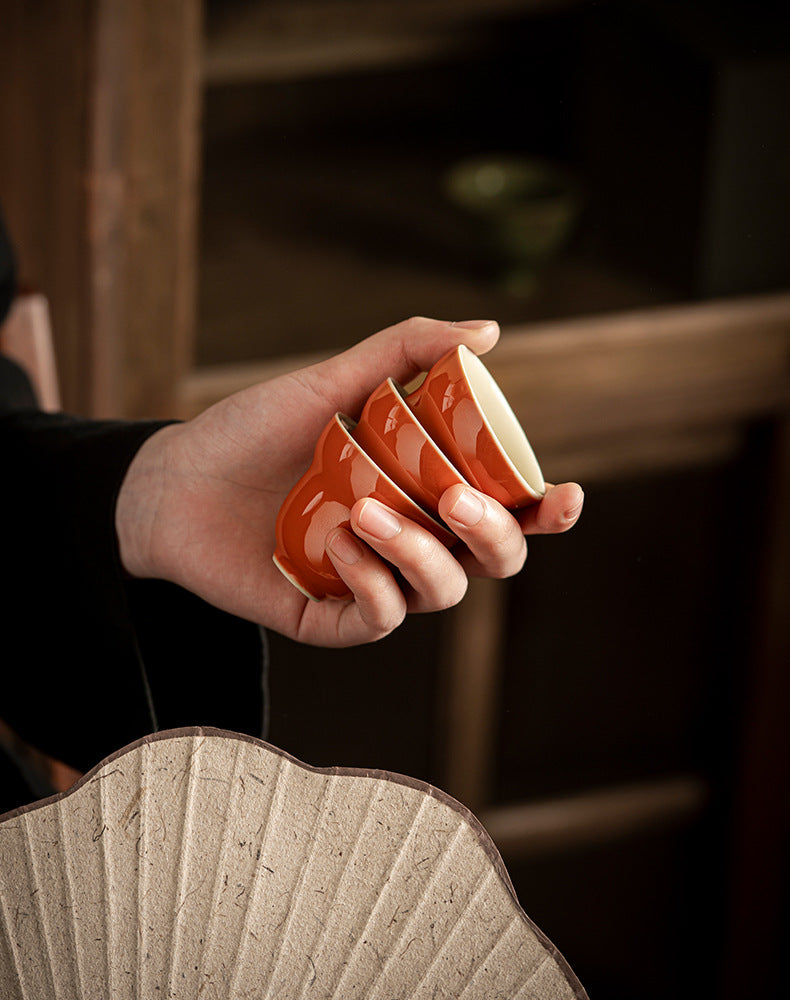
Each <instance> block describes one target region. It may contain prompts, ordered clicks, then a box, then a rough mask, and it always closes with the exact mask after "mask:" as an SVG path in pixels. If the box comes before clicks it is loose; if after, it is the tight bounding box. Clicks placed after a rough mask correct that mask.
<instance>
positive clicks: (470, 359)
mask: <svg viewBox="0 0 790 1000" xmlns="http://www.w3.org/2000/svg"><path fill="white" fill-rule="evenodd" d="M450 353H451V354H453V353H455V354H456V355H457V357H458V362H459V364H460V365H461V369H462V371H463V373H464V381H465V383H466V385H467V387H468V389H469V392H470V393H471V396H472V399H473V400H474V403H475V406H476V407H477V410H478V412H479V414H480V416H481V418H482V420H483V423H484V425H485V428H486V430H487V431H488V433H489V435H490V436H491V439H492V440H493V441H495V442H496V445H497V448H498V450H499V453H500V455H501V456H502V458H503V459H504V460H505V463H506V464H507V466H508V468H509V470H510V471H511V472H512V473H513V475H514V476H515V477H516V479H517V480H518V481H519V483H520V484H522V485H523V486H524V487H525V488H526V489H527V490H528V491H529V492H530V493H531V494H532V495H534V496H535V497H536V499H542V498H543V497H544V496H545V495H546V480H545V477H544V475H543V471H542V469H541V467H540V463H539V462H538V459H537V456H536V455H535V451H534V449H533V447H532V445H531V444H530V442H529V439H528V438H527V435H526V433H525V431H524V428H523V427H522V426H521V422H520V421H519V419H518V417H517V416H516V414H515V413H514V412H513V407H512V406H511V405H510V403H509V401H508V398H507V396H506V395H505V394H504V392H503V391H502V389H501V388H500V386H499V385H498V383H497V381H496V379H495V378H494V376H493V375H492V374H491V372H490V371H489V370H488V368H487V367H486V365H485V364H484V363H483V362H482V361H481V360H480V358H479V357H478V356H477V355H476V354H475V353H474V351H473V350H471V348H469V347H467V346H466V344H459V345H458V346H457V347H456V348H454V350H453V351H452V352H450ZM470 368H474V369H475V372H470ZM475 375H477V376H478V377H483V378H484V379H485V381H486V387H487V388H488V389H490V391H491V392H492V394H493V396H494V398H495V400H496V402H497V405H499V406H500V407H501V410H502V412H503V413H504V415H505V417H506V419H507V420H508V421H509V423H511V425H512V427H513V429H514V432H515V433H516V435H517V436H518V438H519V446H520V447H523V448H524V449H525V452H526V458H527V461H528V462H530V463H532V464H534V468H535V472H536V473H537V477H538V478H539V480H540V487H539V488H538V487H536V486H535V485H533V483H532V482H530V481H529V480H528V479H527V477H526V475H525V474H524V473H523V472H521V470H520V469H519V468H518V466H517V465H516V463H515V461H514V460H513V459H512V458H511V456H510V452H509V451H508V449H507V448H506V447H505V444H504V442H503V441H502V436H501V435H500V434H499V433H497V431H496V430H495V429H494V427H493V426H492V424H491V421H490V419H489V418H488V415H487V413H486V410H485V407H484V406H483V404H482V402H481V400H480V398H479V391H477V390H476V389H475V385H474V381H473V379H474V376H475Z"/></svg>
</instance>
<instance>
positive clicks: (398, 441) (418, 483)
mask: <svg viewBox="0 0 790 1000" xmlns="http://www.w3.org/2000/svg"><path fill="white" fill-rule="evenodd" d="M353 433H354V438H355V439H356V440H357V441H359V443H360V444H361V445H362V447H363V448H364V449H365V451H366V452H367V453H368V455H370V457H371V458H372V459H373V460H374V461H375V462H376V464H377V465H378V466H379V468H381V469H383V471H384V472H386V473H387V475H388V476H389V477H390V479H392V480H393V481H394V482H396V483H397V484H398V486H400V488H401V489H402V490H404V491H405V492H406V493H408V494H409V496H410V497H411V498H412V500H415V501H416V502H417V503H418V504H420V506H421V507H423V508H425V509H426V510H428V511H430V512H431V513H432V514H438V510H439V497H440V496H441V495H442V493H444V491H445V490H447V489H449V488H450V487H451V486H455V485H458V484H460V485H462V486H466V485H467V483H466V480H465V479H464V477H463V476H462V475H461V473H460V472H459V471H458V470H457V469H456V468H455V466H454V465H453V464H452V463H451V462H450V460H449V459H448V458H447V456H446V455H445V454H444V452H443V451H442V450H441V448H439V446H438V445H437V444H436V442H435V441H434V440H433V438H432V437H431V436H430V434H428V432H427V431H426V430H425V428H424V427H423V426H422V424H421V423H420V421H419V420H418V419H417V417H416V415H415V414H414V412H413V411H412V410H411V408H410V407H409V406H408V404H407V403H406V400H405V398H404V396H403V394H402V393H401V392H400V391H399V388H398V386H397V385H396V384H395V382H393V380H392V379H387V381H386V382H382V384H381V385H380V386H379V387H378V389H376V390H375V391H374V392H373V393H372V394H371V395H370V397H369V398H368V401H367V403H366V404H365V408H364V410H363V411H362V416H361V417H360V418H359V423H358V424H357V426H356V427H355V428H354V432H353Z"/></svg>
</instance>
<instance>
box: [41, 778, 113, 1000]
mask: <svg viewBox="0 0 790 1000" xmlns="http://www.w3.org/2000/svg"><path fill="white" fill-rule="evenodd" d="M52 815H53V817H55V818H56V819H59V840H60V848H59V849H60V853H61V864H62V868H63V873H64V879H63V887H64V890H65V894H66V897H67V899H68V906H69V910H70V912H71V913H72V914H73V924H72V926H73V938H72V940H71V941H70V942H69V944H70V946H71V950H70V955H73V960H74V966H75V974H76V977H77V980H78V983H79V991H78V992H77V993H76V994H74V995H75V996H78V997H80V998H81V1000H102V998H103V997H105V996H106V990H105V989H104V988H103V986H102V984H103V983H106V982H107V975H108V966H107V951H106V946H105V941H106V938H107V926H106V919H105V910H104V905H103V904H104V892H103V884H104V866H103V862H102V851H101V850H97V849H96V845H97V843H98V842H99V841H101V840H102V838H103V837H104V836H105V834H106V832H107V826H106V823H105V821H104V817H103V813H102V805H101V794H100V791H99V788H98V787H97V785H96V783H93V782H92V783H91V784H90V785H89V786H88V787H87V788H86V789H85V791H84V793H83V794H82V795H71V796H68V797H66V798H65V799H63V801H62V803H61V808H60V809H54V810H52ZM86 829H89V830H90V831H91V836H90V838H86V837H85V834H84V831H85V830H86ZM61 919H62V917H61Z"/></svg>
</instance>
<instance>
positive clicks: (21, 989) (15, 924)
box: [0, 817, 51, 1000]
mask: <svg viewBox="0 0 790 1000" xmlns="http://www.w3.org/2000/svg"><path fill="white" fill-rule="evenodd" d="M0 829H2V836H1V838H0V844H1V845H2V857H3V858H4V859H5V858H11V857H13V858H15V859H17V858H20V857H21V858H22V859H23V862H24V866H25V870H24V872H23V871H20V870H19V866H18V865H17V866H16V867H13V868H8V867H7V866H6V864H2V865H0V913H2V922H3V938H4V948H3V950H4V952H5V954H6V955H7V956H8V958H9V959H10V961H9V963H8V965H5V963H4V964H3V967H2V969H0V984H2V987H3V993H2V996H3V997H5V996H9V997H18V998H19V1000H36V998H37V997H38V996H45V995H46V994H44V993H43V992H42V990H43V989H44V988H45V984H44V983H43V982H42V973H43V972H45V971H46V970H47V969H49V964H48V963H47V964H46V966H45V968H44V969H42V968H41V967H40V966H41V963H40V962H39V961H38V954H39V951H40V943H39V942H37V941H34V932H35V929H36V924H35V916H33V918H32V919H29V918H30V917H31V914H30V913H29V912H28V898H29V895H30V885H31V882H32V879H31V878H30V873H29V867H30V862H29V855H28V851H27V848H26V846H25V834H26V830H25V824H24V821H23V819H22V818H21V817H20V818H19V819H17V820H15V821H14V822H13V823H6V824H4V825H3V826H2V828H0ZM34 913H35V911H34ZM48 986H49V987H50V988H51V982H50V983H48Z"/></svg>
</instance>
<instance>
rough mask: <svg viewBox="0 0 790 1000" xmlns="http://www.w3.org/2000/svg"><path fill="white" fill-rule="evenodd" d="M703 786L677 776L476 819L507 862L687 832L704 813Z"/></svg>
mask: <svg viewBox="0 0 790 1000" xmlns="http://www.w3.org/2000/svg"><path fill="white" fill-rule="evenodd" d="M708 798H709V792H708V789H707V787H706V784H705V781H704V780H703V779H702V778H701V777H699V776H697V775H680V776H677V777H674V776H673V777H667V778H661V779H656V780H654V781H644V782H636V783H633V784H628V785H619V786H616V787H612V788H596V789H591V790H589V791H585V792H581V793H579V794H577V795H569V796H565V797H562V798H556V799H545V800H541V801H537V802H523V803H519V804H518V805H513V806H500V807H499V808H496V809H489V810H487V811H485V812H483V813H482V814H481V816H480V819H481V822H482V823H483V826H485V828H486V829H487V830H488V832H489V834H490V835H491V839H492V840H493V841H494V843H495V844H496V845H497V847H498V849H499V850H500V851H501V852H502V854H503V855H505V857H506V858H507V859H508V860H511V859H514V858H522V857H527V856H529V857H533V856H541V857H542V856H543V855H545V854H548V853H553V852H562V851H567V850H569V849H570V850H573V849H581V848H586V847H590V846H592V845H594V844H595V845H597V844H604V843H611V842H613V841H617V840H621V839H623V838H625V837H630V836H634V835H639V834H640V833H643V832H647V831H649V832H651V833H655V832H656V831H658V830H661V831H664V830H667V829H672V828H675V827H682V826H686V825H688V824H690V823H692V822H694V821H695V820H697V819H698V818H699V817H700V816H701V815H702V813H703V811H704V809H705V807H706V805H707V802H708Z"/></svg>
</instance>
